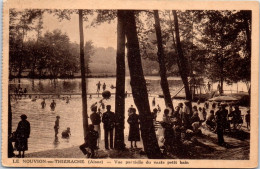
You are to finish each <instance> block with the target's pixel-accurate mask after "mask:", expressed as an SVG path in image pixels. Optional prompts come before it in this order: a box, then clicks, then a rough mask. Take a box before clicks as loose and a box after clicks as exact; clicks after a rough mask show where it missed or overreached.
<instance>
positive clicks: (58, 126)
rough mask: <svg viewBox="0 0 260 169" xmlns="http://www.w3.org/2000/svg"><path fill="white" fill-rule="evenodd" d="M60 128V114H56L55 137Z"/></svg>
mask: <svg viewBox="0 0 260 169" xmlns="http://www.w3.org/2000/svg"><path fill="white" fill-rule="evenodd" d="M59 128H60V116H56V121H55V125H54V132H55V137H57V135H58V133H59Z"/></svg>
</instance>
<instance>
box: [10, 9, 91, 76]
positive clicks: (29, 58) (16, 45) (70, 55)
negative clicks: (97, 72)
mask: <svg viewBox="0 0 260 169" xmlns="http://www.w3.org/2000/svg"><path fill="white" fill-rule="evenodd" d="M42 17H43V11H38V10H26V11H15V10H11V11H10V29H9V30H10V34H9V72H10V78H12V77H22V76H26V77H31V78H57V77H66V78H69V77H74V73H77V72H79V70H80V60H79V44H77V43H75V42H74V43H72V42H71V41H70V39H69V37H68V35H67V34H66V33H62V32H61V30H58V29H56V30H54V31H52V32H49V31H47V32H45V33H44V35H42V29H43V21H42V19H43V18H42ZM32 33H35V34H36V38H27V36H26V35H28V34H32ZM84 50H85V58H86V59H85V61H86V72H87V73H89V72H90V70H89V62H90V56H91V55H93V53H94V46H93V44H92V42H91V41H87V42H86V43H85V45H84ZM23 72H26V74H24V75H23Z"/></svg>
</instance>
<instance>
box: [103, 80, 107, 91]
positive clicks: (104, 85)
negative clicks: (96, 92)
mask: <svg viewBox="0 0 260 169" xmlns="http://www.w3.org/2000/svg"><path fill="white" fill-rule="evenodd" d="M106 87H107V85H106V83H105V82H104V84H103V91H105V90H106Z"/></svg>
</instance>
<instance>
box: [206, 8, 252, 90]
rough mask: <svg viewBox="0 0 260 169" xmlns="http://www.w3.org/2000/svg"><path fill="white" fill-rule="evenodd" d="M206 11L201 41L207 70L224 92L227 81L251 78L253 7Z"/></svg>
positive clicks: (248, 79)
mask: <svg viewBox="0 0 260 169" xmlns="http://www.w3.org/2000/svg"><path fill="white" fill-rule="evenodd" d="M204 13H205V15H204V20H205V29H204V30H203V34H202V35H203V36H202V38H201V42H202V43H203V44H204V46H205V48H206V50H207V55H206V57H207V60H208V64H209V68H208V69H207V74H208V75H209V78H210V79H212V80H213V81H219V83H220V87H221V90H220V91H221V93H223V83H224V81H226V82H228V83H232V82H238V81H240V80H243V81H250V72H251V67H250V64H251V47H250V45H251V37H250V36H251V32H250V30H251V28H250V27H251V11H204ZM241 68H242V69H241ZM249 88H250V87H249Z"/></svg>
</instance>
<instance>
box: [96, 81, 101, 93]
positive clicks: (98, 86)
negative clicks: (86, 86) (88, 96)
mask: <svg viewBox="0 0 260 169" xmlns="http://www.w3.org/2000/svg"><path fill="white" fill-rule="evenodd" d="M96 85H97V93H99V91H100V86H101V83H100V81H99V82H98V83H97V84H96Z"/></svg>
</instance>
